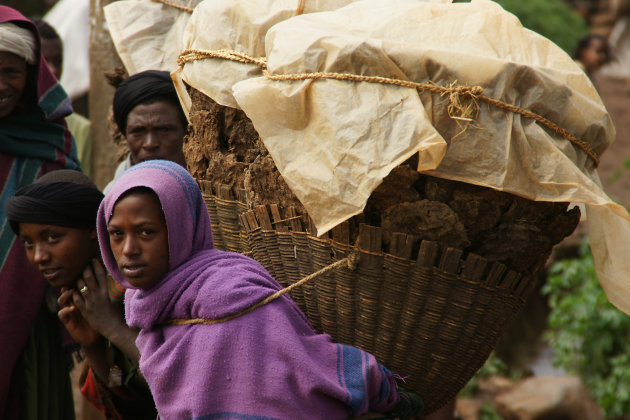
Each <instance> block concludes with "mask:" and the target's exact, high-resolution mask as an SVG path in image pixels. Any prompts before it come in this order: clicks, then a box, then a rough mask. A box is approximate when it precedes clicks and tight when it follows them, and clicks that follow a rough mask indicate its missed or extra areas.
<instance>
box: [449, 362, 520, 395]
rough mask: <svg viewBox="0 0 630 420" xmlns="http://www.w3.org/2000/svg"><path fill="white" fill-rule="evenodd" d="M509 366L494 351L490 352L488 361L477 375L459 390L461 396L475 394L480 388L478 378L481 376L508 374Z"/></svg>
mask: <svg viewBox="0 0 630 420" xmlns="http://www.w3.org/2000/svg"><path fill="white" fill-rule="evenodd" d="M507 374H508V367H507V365H506V364H505V363H504V362H503V360H501V359H499V358H498V357H497V356H495V354H494V353H492V354H490V357H488V360H486V363H485V364H484V365H483V366H482V367H481V368H480V369H479V370H478V371H477V373H476V374H475V376H473V378H472V379H471V380H470V381H468V383H467V384H466V386H465V387H464V388H463V389H462V390H461V391H460V392H459V395H460V396H461V397H471V396H474V395H475V393H476V392H477V390H478V385H477V382H478V379H479V378H487V377H489V376H494V375H501V376H507Z"/></svg>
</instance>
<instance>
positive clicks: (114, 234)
mask: <svg viewBox="0 0 630 420" xmlns="http://www.w3.org/2000/svg"><path fill="white" fill-rule="evenodd" d="M107 233H108V234H109V237H110V238H117V237H119V236H120V235H122V233H121V232H120V231H119V230H108V231H107Z"/></svg>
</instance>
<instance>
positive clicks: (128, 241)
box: [107, 191, 169, 289]
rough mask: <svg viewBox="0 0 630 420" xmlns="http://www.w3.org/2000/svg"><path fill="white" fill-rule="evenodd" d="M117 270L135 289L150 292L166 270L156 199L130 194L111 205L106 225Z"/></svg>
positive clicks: (165, 233)
mask: <svg viewBox="0 0 630 420" xmlns="http://www.w3.org/2000/svg"><path fill="white" fill-rule="evenodd" d="M107 232H108V234H109V243H110V246H111V248H112V253H113V254H114V258H115V259H116V264H117V265H118V269H119V270H120V271H121V272H122V274H123V275H124V276H125V278H126V279H127V281H129V283H130V284H131V285H132V286H134V287H137V288H139V289H150V288H152V287H153V286H155V285H156V284H158V283H159V282H160V280H162V278H163V277H164V275H165V274H166V273H167V272H168V270H169V253H168V230H167V228H166V221H165V220H164V213H163V212H162V207H161V206H160V201H159V200H158V198H157V196H156V195H155V194H154V193H152V192H148V191H134V192H131V193H130V194H129V195H127V196H124V197H123V198H122V199H121V200H120V201H118V202H117V203H116V205H115V206H114V214H113V215H112V218H111V219H110V221H109V224H108V225H107Z"/></svg>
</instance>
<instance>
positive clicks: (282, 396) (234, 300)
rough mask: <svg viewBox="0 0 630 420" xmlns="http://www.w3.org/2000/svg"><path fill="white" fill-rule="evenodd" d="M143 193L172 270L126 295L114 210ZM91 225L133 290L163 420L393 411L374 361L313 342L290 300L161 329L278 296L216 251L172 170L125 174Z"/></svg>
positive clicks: (148, 166) (250, 263) (144, 361)
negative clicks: (150, 195)
mask: <svg viewBox="0 0 630 420" xmlns="http://www.w3.org/2000/svg"><path fill="white" fill-rule="evenodd" d="M139 186H143V187H148V188H150V189H152V190H153V191H154V192H155V193H156V194H157V196H158V197H159V199H160V204H161V206H162V209H163V211H164V215H165V220H166V225H167V228H168V243H169V251H170V252H169V263H170V271H169V272H168V273H167V274H166V275H165V277H164V278H163V279H162V280H161V281H160V283H158V284H157V285H156V286H154V287H152V288H151V289H149V290H142V289H131V288H129V287H131V285H130V284H129V283H128V282H127V281H126V279H125V278H124V277H123V275H122V273H121V271H120V270H119V269H118V267H117V265H116V261H115V259H114V256H113V254H112V251H111V247H110V244H109V237H108V233H107V223H108V221H109V220H110V218H111V216H112V214H113V211H114V205H115V203H116V201H117V200H118V199H119V197H120V196H121V195H122V194H124V193H125V192H126V191H128V190H130V189H132V188H135V187H139ZM97 228H98V235H99V242H100V246H101V251H102V256H103V260H104V262H105V265H106V267H107V269H108V271H109V272H110V273H111V274H112V276H113V277H114V279H115V280H116V281H118V282H120V283H122V284H123V285H124V286H125V287H128V289H127V291H126V294H125V314H126V319H127V323H128V324H129V325H130V326H132V327H137V328H140V334H139V336H138V339H137V341H136V344H137V345H138V349H139V350H140V354H141V358H140V370H141V372H142V373H143V375H144V376H145V378H146V379H147V382H148V383H149V386H150V388H151V391H152V393H153V396H154V399H155V402H156V405H157V408H158V412H159V414H160V417H161V418H163V419H169V420H170V419H196V420H202V419H204V420H210V419H241V420H244V419H248V420H273V419H301V420H309V419H326V420H336V419H345V418H350V417H353V416H357V415H360V414H363V413H367V412H387V411H389V410H391V409H392V408H393V407H394V406H395V405H396V404H397V403H398V402H399V399H400V394H399V393H398V390H397V385H396V381H395V379H394V376H393V375H392V374H391V373H390V372H389V371H388V370H387V369H386V368H385V367H384V366H382V365H380V364H379V363H378V362H377V361H376V359H375V358H374V356H373V355H371V354H369V353H366V352H364V351H362V350H359V349H357V348H355V347H351V346H346V345H342V344H337V343H334V342H332V341H331V338H330V336H329V335H326V334H317V333H316V332H315V331H314V330H313V328H312V327H311V325H310V324H309V322H308V321H307V319H306V317H305V316H304V315H303V314H302V312H301V311H300V310H299V308H298V306H297V305H296V304H295V303H294V302H293V300H291V298H290V297H289V296H288V295H283V296H282V297H280V298H278V299H276V300H274V301H272V302H270V303H268V304H266V305H264V306H262V307H260V308H258V309H256V310H254V311H252V312H249V313H247V314H244V315H241V316H238V317H236V318H234V319H231V320H229V321H226V322H222V323H217V324H214V325H200V324H196V325H182V326H180V325H177V326H166V325H164V322H165V321H167V320H168V319H171V318H185V319H192V318H207V319H218V318H222V317H225V316H229V315H234V314H238V313H240V312H241V311H242V310H244V309H246V308H248V307H250V306H251V305H253V304H254V303H256V302H258V301H260V300H262V299H264V298H266V297H267V296H269V295H271V294H273V293H275V292H276V291H278V290H280V289H281V286H280V285H279V284H278V282H276V280H274V279H273V278H272V277H271V276H270V275H269V274H268V273H267V271H266V270H265V269H264V268H263V267H262V266H261V265H260V264H259V263H257V262H256V261H254V260H252V259H251V258H248V257H246V256H244V255H241V254H237V253H233V252H224V251H220V250H217V249H214V248H213V240H212V230H211V226H210V220H209V218H208V212H207V210H206V207H205V205H204V201H203V199H202V197H201V192H200V190H199V187H198V185H197V184H196V183H195V181H194V180H193V178H192V177H191V176H190V175H189V174H188V173H187V172H186V170H185V169H183V168H182V167H180V166H178V165H177V164H174V163H172V162H166V161H148V162H144V163H141V164H138V165H135V166H133V167H132V168H130V169H129V170H128V171H127V172H126V173H125V174H124V175H123V176H122V177H121V178H120V179H119V180H118V181H117V182H116V184H115V185H114V187H113V188H112V190H111V191H110V192H109V194H107V195H106V197H105V199H104V200H103V202H102V204H101V207H100V209H99V214H98V220H97Z"/></svg>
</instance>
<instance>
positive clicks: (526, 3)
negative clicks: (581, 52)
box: [454, 0, 588, 55]
mask: <svg viewBox="0 0 630 420" xmlns="http://www.w3.org/2000/svg"><path fill="white" fill-rule="evenodd" d="M494 1H495V2H497V3H499V4H500V5H501V6H502V7H503V8H504V9H505V10H507V11H508V12H510V13H512V14H513V15H515V16H516V17H517V18H518V19H519V20H520V21H521V23H522V24H523V26H524V27H526V28H528V29H531V30H532V31H534V32H537V33H539V34H540V35H542V36H544V37H545V38H548V39H550V40H551V41H553V42H554V43H556V44H557V45H558V46H559V47H560V48H562V49H563V50H564V51H565V52H566V53H567V54H569V55H572V54H573V51H575V47H577V43H578V41H579V40H580V38H582V37H583V36H586V35H588V25H587V24H586V21H585V20H584V18H583V17H582V16H581V15H580V14H579V13H578V12H577V11H575V10H574V9H572V8H571V6H569V5H568V4H567V3H566V2H564V1H563V0H494ZM469 2H470V0H455V1H454V3H469Z"/></svg>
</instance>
